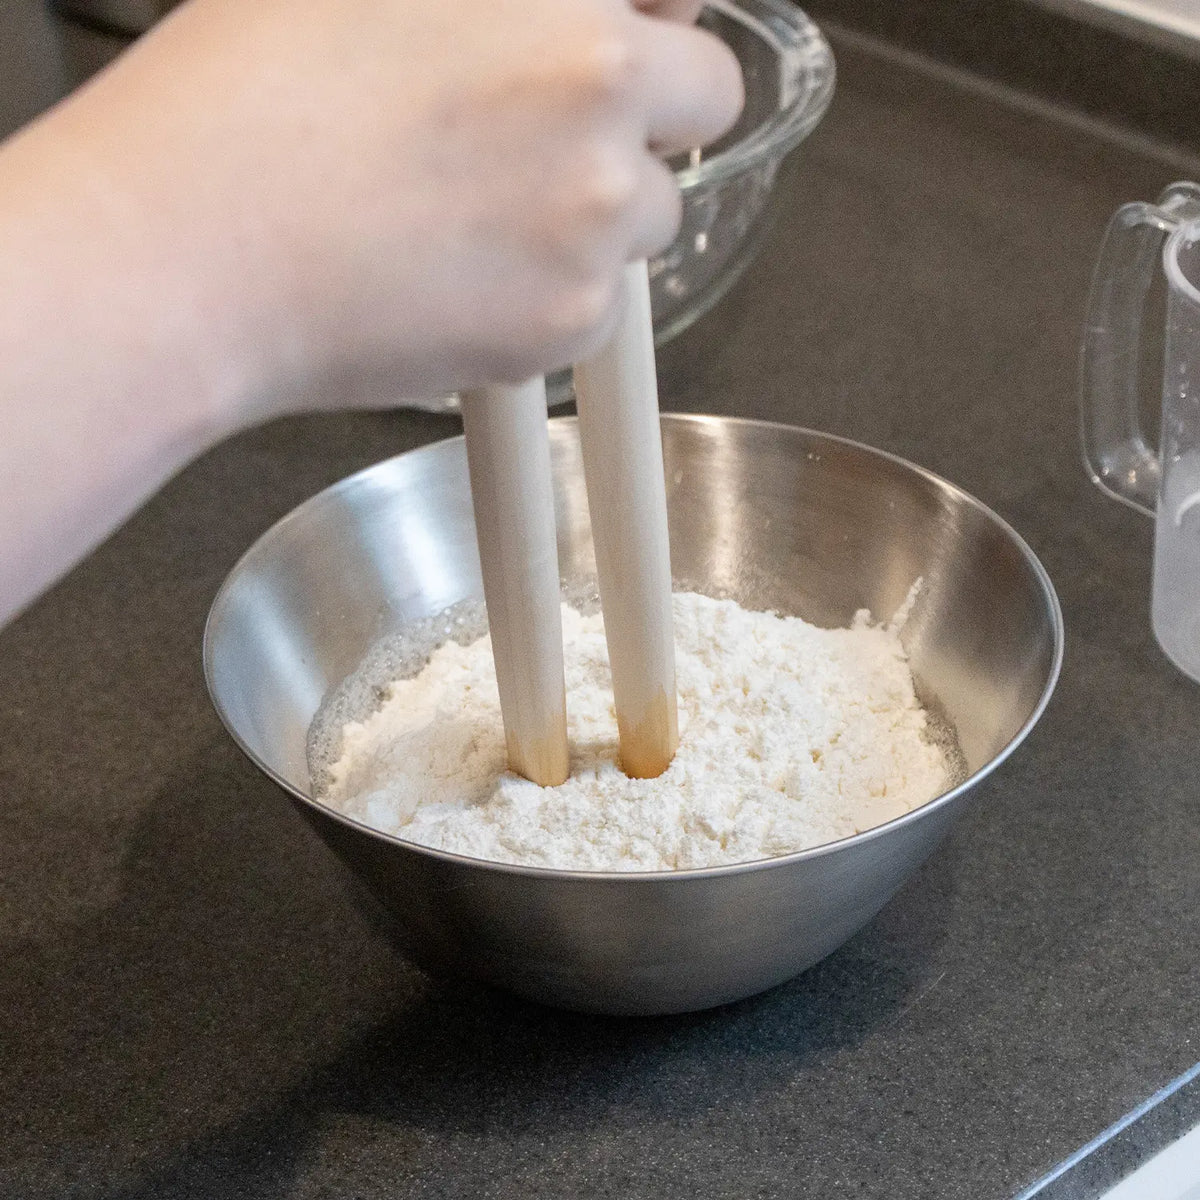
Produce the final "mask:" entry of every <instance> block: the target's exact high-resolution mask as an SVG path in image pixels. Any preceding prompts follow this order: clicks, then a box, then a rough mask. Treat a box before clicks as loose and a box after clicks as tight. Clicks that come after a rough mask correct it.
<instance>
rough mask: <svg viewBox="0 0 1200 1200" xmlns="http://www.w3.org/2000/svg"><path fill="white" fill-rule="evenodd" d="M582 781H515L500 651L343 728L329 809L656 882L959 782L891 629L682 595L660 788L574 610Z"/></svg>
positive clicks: (573, 678) (593, 635) (586, 620)
mask: <svg viewBox="0 0 1200 1200" xmlns="http://www.w3.org/2000/svg"><path fill="white" fill-rule="evenodd" d="M563 632H564V645H565V656H566V678H567V713H568V726H569V730H568V731H569V735H570V740H571V754H572V761H571V777H570V779H568V780H567V782H566V783H564V784H562V785H561V786H560V787H556V788H540V787H538V786H537V785H536V784H532V783H530V782H528V781H527V780H525V779H521V778H519V777H517V776H515V775H512V774H509V773H508V772H507V771H506V770H505V748H504V734H503V728H502V723H501V718H500V703H499V699H498V696H497V692H496V683H495V673H494V669H493V665H492V651H491V643H490V640H489V639H488V638H486V637H485V638H482V639H480V640H479V641H476V642H474V643H473V644H471V645H469V646H461V645H458V644H456V643H455V642H447V643H446V644H444V645H442V646H441V647H440V648H438V649H437V650H436V651H435V652H434V653H433V655H432V657H431V659H430V661H429V664H428V666H427V667H426V668H425V669H424V670H423V671H422V672H421V673H420V674H419V675H418V676H416V677H415V678H411V679H406V680H401V681H397V682H393V683H391V684H389V685H388V686H387V687H386V688H385V689H383V692H384V700H383V704H382V707H380V708H379V709H378V711H376V712H374V713H373V714H372V715H371V716H369V717H368V718H367V719H366V720H364V721H361V722H350V723H347V724H346V725H345V727H344V729H343V731H342V744H341V757H340V758H339V759H338V760H337V761H336V762H335V763H333V765H332V766H331V767H330V768H329V770H328V773H327V786H326V787H325V788H324V789H323V794H322V796H321V799H322V800H324V801H325V802H326V803H328V804H330V805H331V806H333V807H334V808H338V809H340V810H342V811H344V812H346V813H347V814H349V815H351V816H354V817H357V818H358V819H360V820H362V821H364V822H366V823H367V824H369V825H372V826H374V827H375V828H377V829H380V830H383V831H384V832H387V833H392V834H396V835H398V836H400V837H403V838H405V839H406V840H409V841H413V842H419V843H421V844H423V845H427V846H434V847H440V848H442V849H445V850H451V851H454V852H456V853H459V854H466V855H470V856H473V857H476V858H484V859H492V860H498V861H502V862H519V863H525V864H529V865H536V866H546V867H559V868H575V869H582V870H617V871H649V870H670V869H681V868H686V867H703V866H713V865H716V864H718V863H733V862H745V861H749V860H753V859H760V858H767V857H771V856H774V855H778V854H785V853H788V852H790V851H793V850H800V849H804V848H806V847H809V846H816V845H820V844H822V843H824V842H828V841H832V840H834V839H836V838H841V837H845V836H848V835H850V834H853V833H855V832H859V831H861V830H864V829H868V828H870V827H871V826H874V825H878V824H881V823H882V822H884V821H887V820H890V819H891V818H893V817H896V816H899V815H900V814H902V813H905V812H907V811H908V810H910V809H912V808H915V807H916V806H918V805H920V804H923V803H925V802H926V801H927V800H930V799H932V798H933V797H934V796H937V795H938V794H940V793H941V792H943V791H944V790H945V789H946V788H947V787H949V786H950V784H951V783H953V782H954V779H953V775H954V767H953V763H952V759H951V757H950V756H949V755H948V754H947V753H946V752H945V750H943V749H942V748H941V747H940V746H939V745H938V744H937V743H936V741H935V740H934V738H933V736H932V731H931V729H930V728H929V726H928V723H927V720H926V715H925V712H924V710H923V709H922V708H921V706H920V704H919V703H918V701H917V699H916V696H915V695H914V691H913V681H912V676H911V673H910V671H909V667H908V662H907V659H906V656H905V654H904V651H903V648H902V647H901V645H900V638H899V634H898V633H897V631H896V628H895V622H893V624H892V625H888V626H873V625H871V624H870V623H869V617H868V614H867V613H865V612H864V613H860V614H859V615H858V616H857V617H856V619H855V622H854V624H853V626H852V628H850V629H837V630H824V629H818V628H816V627H815V626H812V625H809V624H807V623H806V622H804V621H801V620H799V619H798V618H795V617H777V616H774V615H773V614H770V613H753V612H747V611H746V610H744V609H742V608H741V607H740V606H738V605H737V604H736V603H734V602H733V601H731V600H711V599H708V598H707V597H705V596H699V595H694V594H690V593H684V594H677V595H676V596H675V639H676V658H677V672H678V686H679V724H680V744H679V752H678V754H677V755H676V757H675V759H674V761H673V762H672V764H671V766H670V767H669V768H668V770H667V771H666V773H665V774H664V775H662V776H661V777H659V778H658V779H649V780H645V779H629V778H627V777H626V776H625V775H623V774H622V773H621V771H620V770H619V768H618V767H617V765H616V751H617V733H616V718H615V716H614V714H613V709H612V685H611V680H610V676H609V670H608V654H607V650H606V647H605V642H604V632H603V625H602V623H601V618H600V616H599V615H596V616H591V617H583V616H580V615H579V613H577V612H576V611H574V610H573V609H571V608H567V607H565V606H564V608H563Z"/></svg>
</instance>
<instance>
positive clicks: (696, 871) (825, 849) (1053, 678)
mask: <svg viewBox="0 0 1200 1200" xmlns="http://www.w3.org/2000/svg"><path fill="white" fill-rule="evenodd" d="M660 420H661V421H663V422H665V423H667V424H669V425H699V426H704V425H708V426H710V427H711V426H728V425H733V426H743V427H754V428H760V429H766V430H771V431H774V432H782V433H783V434H784V435H785V436H788V437H793V436H796V435H800V436H805V437H811V438H818V439H822V440H825V441H829V442H835V443H837V444H838V445H840V446H843V447H846V448H849V449H852V450H856V451H860V452H863V453H866V454H868V455H871V456H874V457H878V458H882V459H885V460H886V461H888V462H890V463H892V464H894V465H897V466H900V467H903V468H905V469H907V470H909V471H912V472H914V473H916V474H917V475H919V476H921V477H922V478H924V479H925V480H926V481H927V482H929V483H932V484H933V485H934V486H935V487H936V488H937V489H938V490H940V491H942V492H944V493H946V494H948V495H950V496H952V497H954V498H955V499H956V500H957V501H959V502H961V503H965V504H966V505H968V506H969V507H970V508H973V509H975V510H976V512H978V513H979V514H980V515H982V516H983V517H984V518H985V519H986V520H988V521H990V522H991V523H992V524H993V525H994V526H995V527H996V528H998V529H999V531H1000V532H1001V533H1003V534H1004V535H1006V536H1007V537H1008V538H1009V539H1010V540H1011V542H1012V545H1013V546H1014V547H1015V549H1016V550H1017V551H1018V552H1019V553H1020V555H1021V557H1022V558H1023V559H1024V561H1025V563H1026V565H1027V566H1028V567H1029V568H1030V570H1031V572H1032V574H1033V577H1034V579H1035V580H1036V582H1037V585H1038V588H1039V590H1040V593H1041V598H1042V601H1043V603H1044V604H1045V606H1046V609H1047V610H1048V612H1049V616H1050V618H1051V625H1052V628H1053V640H1054V645H1053V649H1052V656H1051V663H1050V670H1049V672H1048V673H1047V676H1046V681H1045V683H1044V684H1043V686H1042V691H1041V694H1040V695H1039V697H1038V700H1037V703H1036V704H1035V705H1034V707H1033V709H1032V710H1031V712H1030V714H1029V716H1028V717H1027V718H1026V719H1025V721H1024V722H1023V723H1022V725H1021V727H1020V729H1018V730H1017V732H1016V733H1015V734H1014V735H1013V736H1012V738H1010V739H1009V741H1008V742H1007V743H1006V744H1005V745H1004V746H1003V747H1002V748H1001V749H1000V750H999V752H998V753H997V754H996V755H995V756H994V757H992V758H991V759H989V760H988V761H987V762H986V763H984V764H983V766H982V767H980V768H979V769H978V770H976V771H973V772H972V773H971V774H970V775H968V776H967V777H966V778H965V779H963V780H961V781H960V782H959V783H958V784H956V785H955V786H954V787H952V788H950V789H949V790H948V791H945V792H942V793H941V794H940V795H938V796H934V797H932V798H931V799H929V800H927V801H926V802H925V803H924V804H921V805H919V806H918V807H917V808H914V809H911V810H910V811H908V812H906V813H903V814H901V815H900V816H898V817H893V818H892V819H891V820H890V821H885V822H884V823H883V824H882V825H875V826H873V827H872V828H870V829H866V830H863V831H862V832H860V833H853V834H849V835H848V836H846V837H843V838H838V839H836V840H835V841H832V842H823V843H821V844H820V845H819V846H809V847H806V848H805V849H803V850H793V851H791V852H790V853H788V854H779V855H775V856H773V857H770V858H756V859H750V860H747V861H745V862H734V863H720V864H718V865H716V866H708V867H684V868H679V869H674V870H658V871H596V870H584V869H578V868H562V867H542V866H534V865H529V864H524V863H506V862H497V861H495V860H493V859H487V858H474V857H472V856H470V855H467V854H456V853H455V852H453V851H451V850H442V849H439V848H437V847H434V846H425V845H422V844H421V843H420V842H410V841H407V840H405V839H404V838H401V837H397V836H396V835H395V834H390V833H385V832H383V830H380V829H376V828H374V827H373V826H371V825H368V824H366V823H365V822H364V821H360V820H357V819H356V818H354V817H351V816H349V815H348V814H346V813H343V812H340V811H338V810H337V809H335V808H331V807H330V806H329V805H327V804H323V803H322V802H321V801H320V800H317V799H316V798H315V797H314V796H310V795H308V794H307V793H305V792H303V791H301V790H300V789H299V788H297V787H295V786H294V785H293V784H292V783H290V782H289V781H288V780H286V779H284V778H283V776H282V775H280V774H279V773H278V772H277V771H275V770H274V768H272V767H270V766H268V765H267V764H266V763H265V762H263V761H262V760H261V759H260V758H259V757H258V755H257V754H256V753H255V752H254V751H253V750H252V749H251V748H250V747H249V746H248V745H247V744H246V742H245V741H244V740H243V738H242V737H241V735H240V734H239V733H238V731H237V730H236V729H235V728H234V725H233V722H232V721H231V720H230V718H229V715H228V714H227V712H226V711H225V709H224V707H223V706H222V704H221V702H220V700H219V698H218V695H217V690H216V687H215V682H214V670H215V668H214V665H213V638H212V633H213V627H214V624H215V618H216V616H217V614H218V612H219V610H220V608H221V607H222V605H223V604H224V602H225V599H226V597H227V595H228V593H229V592H230V590H231V589H232V588H233V586H234V585H235V583H236V582H237V578H238V575H239V574H240V572H241V569H242V567H243V565H244V564H245V563H246V562H247V561H249V560H250V558H251V557H252V556H253V555H254V554H256V553H257V552H258V551H259V549H260V548H261V547H262V546H263V545H264V544H265V543H266V542H267V541H268V540H271V539H273V538H275V537H276V536H277V535H278V532H279V531H280V530H281V529H282V528H283V527H285V526H287V525H290V524H292V523H293V522H295V521H297V520H299V519H300V518H301V517H302V515H303V514H304V513H305V512H306V511H307V510H309V509H310V508H312V507H315V506H317V505H319V504H323V503H326V502H327V500H328V498H329V497H330V496H331V495H333V494H336V493H337V492H340V491H343V490H348V489H350V488H352V487H354V486H356V485H357V483H358V482H359V481H360V480H362V479H363V478H364V477H365V476H368V475H370V474H371V473H373V472H375V471H378V470H380V469H381V468H385V467H387V466H389V465H391V464H392V463H394V462H396V461H397V460H398V459H402V458H405V457H407V456H408V455H412V454H421V453H428V452H429V451H431V450H440V451H441V452H443V453H448V452H450V451H451V450H452V449H454V448H455V447H456V446H457V445H461V444H463V443H464V441H465V439H464V437H463V435H462V434H459V435H458V436H456V437H449V438H440V439H438V440H436V441H433V442H428V443H426V444H425V445H423V446H417V447H414V448H413V449H412V450H406V451H404V452H403V453H401V454H397V455H393V456H392V457H391V458H386V459H383V460H381V461H380V462H377V463H374V464H372V465H371V466H368V467H364V468H363V469H362V470H359V471H355V472H354V473H353V474H351V475H347V476H346V477H345V478H343V479H340V480H338V481H337V482H336V483H333V484H330V485H329V486H328V487H326V488H322V489H321V491H319V492H317V493H316V494H315V495H313V496H310V497H309V498H308V499H307V500H305V501H302V502H301V503H300V504H299V505H297V506H296V507H295V508H293V509H292V510H291V511H290V512H289V513H287V514H286V515H285V516H283V517H281V518H280V519H279V520H278V521H275V522H274V523H273V524H272V525H270V526H269V527H268V528H267V529H266V530H264V531H263V532H262V533H261V534H260V535H259V536H258V537H257V538H255V540H254V541H253V542H252V543H251V544H250V546H249V547H248V548H247V549H246V550H245V551H244V552H243V553H242V554H241V555H240V556H239V558H238V560H237V562H236V563H235V564H234V565H233V567H232V568H231V570H230V571H229V574H228V575H227V576H226V577H225V579H224V581H223V582H222V584H221V586H220V588H219V589H218V590H217V593H216V595H215V596H214V598H213V602H212V604H211V606H210V607H209V611H208V616H207V618H206V619H205V623H204V636H203V650H202V655H203V666H204V683H205V687H206V689H207V691H208V697H209V701H210V703H211V704H212V706H213V708H214V709H215V710H216V713H217V716H218V718H219V719H220V721H221V724H222V725H224V727H225V730H226V732H227V733H228V734H229V736H230V737H231V738H232V739H233V741H234V744H235V745H236V746H237V747H238V749H240V750H241V752H242V753H243V754H244V755H245V756H246V757H247V758H248V759H249V760H250V762H251V763H253V764H254V766H255V767H257V768H258V770H259V771H261V772H262V773H263V774H264V775H265V776H266V777H267V778H268V779H270V780H271V781H272V782H273V783H275V784H277V785H278V786H279V787H281V788H282V789H283V790H284V791H285V792H286V793H287V794H288V795H289V796H291V797H292V798H293V799H294V800H298V801H301V802H302V803H304V804H306V805H308V806H309V807H310V808H312V809H314V810H316V812H318V813H319V814H320V815H321V816H323V817H328V818H332V819H333V820H335V821H337V822H339V823H340V824H342V825H345V826H348V827H349V828H351V829H353V830H355V831H357V832H359V833H363V834H366V835H367V836H369V837H371V838H375V839H379V840H382V841H384V842H388V843H391V844H392V845H394V846H396V847H397V848H399V849H402V850H407V851H410V852H415V853H418V854H420V855H424V856H429V857H432V858H435V859H440V860H442V861H444V862H447V863H452V864H456V865H459V866H470V867H481V868H486V869H489V870H493V871H500V872H503V873H505V874H515V875H523V876H531V877H534V878H540V879H546V880H570V879H577V880H581V881H588V882H591V883H598V882H599V883H622V884H629V883H639V884H658V883H663V882H665V881H667V880H692V881H695V880H701V879H709V878H712V877H716V876H722V875H741V874H746V873H749V872H755V871H765V870H774V869H776V868H783V867H788V866H791V865H794V864H796V863H799V862H803V861H804V860H806V859H810V858H821V857H825V856H827V855H835V854H839V853H842V852H844V851H846V850H848V849H849V848H850V847H851V846H859V845H862V844H864V843H866V842H870V841H874V840H875V839H876V838H880V837H883V836H884V835H886V834H887V833H889V832H893V831H895V830H897V829H900V828H902V827H903V826H906V825H910V824H915V823H916V822H918V821H920V820H923V819H924V818H926V817H928V816H929V815H930V814H931V813H933V812H935V811H937V810H939V809H941V808H944V807H947V806H948V805H950V804H951V803H953V802H954V801H955V800H957V799H958V798H959V797H961V796H962V795H963V794H964V793H966V792H968V791H970V790H971V789H972V788H974V787H975V786H976V785H978V784H979V783H981V782H982V781H983V780H984V779H986V778H987V777H988V776H989V775H990V774H991V773H992V772H993V771H995V770H996V768H997V767H999V766H1000V765H1001V764H1002V763H1004V762H1005V761H1006V760H1007V759H1008V758H1009V756H1010V755H1011V754H1012V753H1013V752H1014V751H1015V750H1016V749H1017V747H1018V746H1020V745H1021V743H1022V742H1024V741H1025V739H1026V738H1027V737H1028V736H1029V734H1030V732H1031V731H1032V730H1033V727H1034V726H1035V725H1036V724H1037V723H1038V721H1039V720H1040V719H1041V717H1042V714H1043V713H1044V712H1045V710H1046V706H1047V705H1048V704H1049V703H1050V698H1051V696H1052V695H1053V694H1054V689H1055V687H1056V686H1057V684H1058V679H1059V675H1060V673H1061V671H1062V663H1063V653H1064V646H1065V641H1066V629H1065V624H1064V621H1063V614H1062V605H1061V604H1060V602H1059V599H1058V593H1057V592H1056V591H1055V588H1054V584H1053V582H1052V580H1051V579H1050V575H1049V573H1048V572H1047V570H1046V568H1045V567H1044V566H1043V565H1042V563H1041V560H1040V559H1039V558H1038V556H1037V555H1036V554H1035V553H1034V552H1033V550H1032V548H1031V547H1030V546H1029V543H1028V542H1026V541H1025V539H1024V538H1023V537H1022V536H1021V535H1020V534H1019V533H1018V532H1017V531H1016V530H1015V529H1014V528H1013V527H1012V526H1011V525H1010V524H1009V523H1008V522H1007V521H1006V520H1004V518H1003V517H1001V516H1000V515H999V514H998V513H996V512H995V511H994V510H993V509H991V508H990V507H989V506H988V505H986V504H984V503H983V501H982V500H979V499H977V498H976V497H975V496H973V495H971V493H970V492H968V491H965V490H964V489H963V488H961V487H959V486H958V485H957V484H954V483H951V482H950V481H949V480H947V479H944V478H943V477H942V476H941V475H938V474H936V473H935V472H934V471H931V470H929V469H928V468H926V467H922V466H920V465H918V464H917V463H914V462H912V461H911V460H909V459H906V458H904V457H902V456H901V455H899V454H893V453H892V452H891V451H888V450H880V449H878V448H876V447H874V446H868V445H867V444H866V443H864V442H860V441H857V440H855V439H853V438H848V437H842V436H840V435H838V434H833V433H823V432H821V431H820V430H816V429H809V428H807V427H805V426H802V425H791V424H787V423H786V422H783V421H767V420H762V419H758V418H754V417H727V416H719V415H715V414H709V413H674V412H670V413H668V412H664V413H660ZM577 423H578V418H577V417H574V416H561V417H552V418H551V419H550V421H549V424H550V426H551V428H552V429H553V428H554V427H555V426H558V427H567V426H571V425H576V424H577Z"/></svg>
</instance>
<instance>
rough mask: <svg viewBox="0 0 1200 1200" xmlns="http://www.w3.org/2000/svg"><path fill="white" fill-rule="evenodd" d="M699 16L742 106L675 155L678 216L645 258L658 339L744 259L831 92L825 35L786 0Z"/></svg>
mask: <svg viewBox="0 0 1200 1200" xmlns="http://www.w3.org/2000/svg"><path fill="white" fill-rule="evenodd" d="M700 24H701V25H703V26H704V27H705V28H707V29H710V30H711V31H712V32H713V33H715V34H717V35H718V36H719V37H720V38H721V39H722V41H724V42H725V43H726V44H727V45H728V46H730V47H731V48H732V49H733V51H734V53H735V54H737V56H738V61H739V62H740V63H741V65H742V74H743V76H744V78H745V81H746V106H745V108H744V109H743V111H742V115H741V117H740V119H739V120H738V123H737V124H736V125H735V126H734V128H733V129H732V130H730V132H729V133H728V134H726V136H725V137H724V138H722V139H721V141H719V142H717V143H716V144H715V145H713V146H710V147H708V148H707V149H706V150H704V151H699V150H696V151H693V152H692V154H691V155H689V156H686V157H685V158H684V159H683V160H682V161H677V162H676V163H675V164H674V165H675V167H676V178H677V179H678V181H679V188H680V191H681V192H682V193H683V224H682V226H681V227H680V230H679V236H678V237H676V239H675V241H674V242H672V243H671V245H670V246H669V247H668V248H667V249H666V250H665V251H664V252H663V253H662V254H660V255H658V257H657V258H654V259H652V260H651V262H650V296H651V303H652V305H653V309H654V334H655V341H656V342H658V343H659V345H661V344H662V343H663V342H665V341H667V340H668V339H669V338H672V337H674V336H675V334H677V333H679V332H680V330H682V329H685V328H686V327H687V326H688V325H690V324H691V323H692V322H693V321H695V320H696V318H697V317H699V316H700V315H701V314H703V313H705V312H707V311H708V309H710V308H711V307H712V306H713V305H714V304H715V303H716V302H717V301H718V300H719V299H720V298H721V297H722V296H723V295H724V294H725V293H726V291H728V290H729V288H730V287H731V286H732V284H733V283H734V282H735V281H736V280H737V278H738V276H740V275H741V273H742V272H743V271H744V270H745V269H746V267H747V266H748V265H749V263H750V261H751V260H752V259H753V257H754V254H755V251H756V250H757V249H758V246H759V244H760V242H761V240H762V235H763V234H764V233H765V232H766V230H767V229H768V228H769V217H770V215H771V209H772V206H771V204H770V200H771V197H772V195H773V194H774V193H773V190H772V188H773V184H774V183H775V177H776V175H777V173H778V171H779V166H780V164H781V163H782V162H783V159H784V156H785V155H786V154H787V153H788V151H789V150H792V149H794V148H795V147H796V146H797V145H798V144H799V143H800V142H801V141H803V140H804V138H806V137H807V136H808V135H809V134H810V133H811V132H812V131H813V129H814V128H816V125H817V123H818V122H819V121H820V120H821V118H822V117H823V116H824V115H825V110H826V109H827V108H828V107H829V102H830V100H831V99H832V98H833V83H834V63H833V53H832V52H831V51H830V49H829V44H828V43H827V42H826V41H825V39H824V38H823V37H822V36H821V32H820V30H818V29H817V27H816V25H814V24H813V22H812V21H811V20H809V18H808V17H807V16H806V15H805V14H804V13H803V12H802V11H801V10H800V9H798V8H797V7H796V6H795V5H794V4H790V3H789V2H788V0H736V3H735V2H734V0H709V4H708V7H706V8H705V10H704V14H703V15H702V16H701V18H700Z"/></svg>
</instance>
